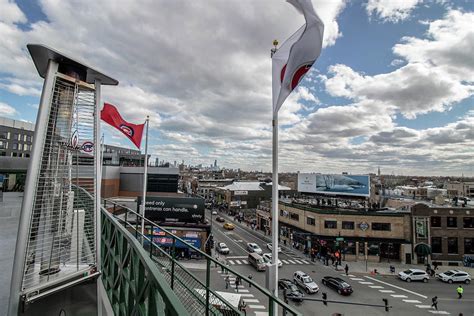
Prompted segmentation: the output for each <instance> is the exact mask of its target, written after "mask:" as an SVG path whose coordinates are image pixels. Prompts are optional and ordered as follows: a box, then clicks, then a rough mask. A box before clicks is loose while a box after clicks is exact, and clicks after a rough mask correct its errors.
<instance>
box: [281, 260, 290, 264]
mask: <svg viewBox="0 0 474 316" xmlns="http://www.w3.org/2000/svg"><path fill="white" fill-rule="evenodd" d="M281 262H283V263H284V264H288V263H289V262H288V261H286V260H281Z"/></svg>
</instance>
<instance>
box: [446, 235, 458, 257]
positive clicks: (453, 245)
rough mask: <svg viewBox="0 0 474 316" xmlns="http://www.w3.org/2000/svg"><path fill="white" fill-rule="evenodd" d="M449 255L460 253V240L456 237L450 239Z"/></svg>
mask: <svg viewBox="0 0 474 316" xmlns="http://www.w3.org/2000/svg"><path fill="white" fill-rule="evenodd" d="M448 253H451V254H457V253H458V239H457V238H456V237H449V238H448Z"/></svg>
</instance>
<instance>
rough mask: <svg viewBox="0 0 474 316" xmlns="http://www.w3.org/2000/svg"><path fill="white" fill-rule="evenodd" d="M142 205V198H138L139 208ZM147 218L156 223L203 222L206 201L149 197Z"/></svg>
mask: <svg viewBox="0 0 474 316" xmlns="http://www.w3.org/2000/svg"><path fill="white" fill-rule="evenodd" d="M140 205H141V197H138V206H140ZM138 209H139V208H138ZM145 217H146V218H148V219H149V220H151V221H156V222H184V223H197V222H202V221H204V199H202V198H196V197H159V196H147V197H146V203H145Z"/></svg>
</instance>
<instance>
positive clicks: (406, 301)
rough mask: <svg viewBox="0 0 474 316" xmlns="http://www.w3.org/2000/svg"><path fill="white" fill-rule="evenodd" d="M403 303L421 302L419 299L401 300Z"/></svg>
mask: <svg viewBox="0 0 474 316" xmlns="http://www.w3.org/2000/svg"><path fill="white" fill-rule="evenodd" d="M403 301H404V302H405V303H416V304H421V302H420V301H419V300H403Z"/></svg>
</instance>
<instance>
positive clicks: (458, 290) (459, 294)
mask: <svg viewBox="0 0 474 316" xmlns="http://www.w3.org/2000/svg"><path fill="white" fill-rule="evenodd" d="M457 292H458V298H459V299H461V298H462V293H463V292H464V289H463V288H462V285H460V286H458V288H457Z"/></svg>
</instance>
